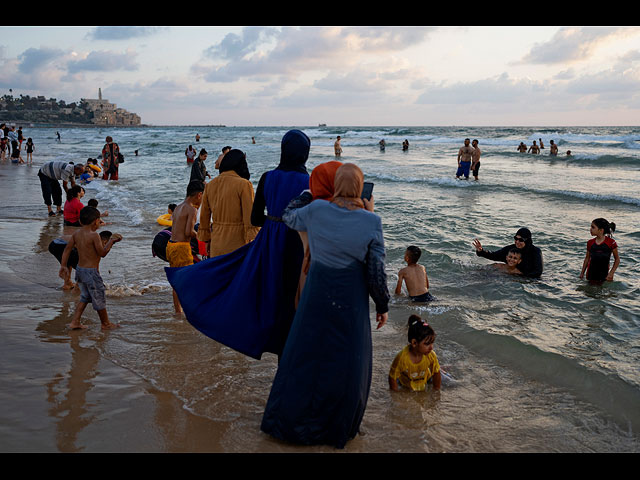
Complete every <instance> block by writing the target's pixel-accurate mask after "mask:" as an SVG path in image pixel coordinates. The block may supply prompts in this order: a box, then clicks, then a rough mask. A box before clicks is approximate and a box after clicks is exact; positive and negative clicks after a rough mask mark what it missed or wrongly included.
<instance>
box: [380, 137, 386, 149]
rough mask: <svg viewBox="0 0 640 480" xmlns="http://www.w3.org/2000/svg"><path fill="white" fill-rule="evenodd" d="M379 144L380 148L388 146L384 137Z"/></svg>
mask: <svg viewBox="0 0 640 480" xmlns="http://www.w3.org/2000/svg"><path fill="white" fill-rule="evenodd" d="M378 145H380V150H384V149H385V148H386V147H387V144H386V143H385V141H384V138H383V139H382V140H380V141H379V142H378Z"/></svg>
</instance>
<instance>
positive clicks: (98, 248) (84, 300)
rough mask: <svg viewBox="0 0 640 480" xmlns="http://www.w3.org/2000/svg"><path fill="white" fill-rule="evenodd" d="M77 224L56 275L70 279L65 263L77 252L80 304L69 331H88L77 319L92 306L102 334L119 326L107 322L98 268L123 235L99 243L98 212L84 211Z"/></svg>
mask: <svg viewBox="0 0 640 480" xmlns="http://www.w3.org/2000/svg"><path fill="white" fill-rule="evenodd" d="M80 223H81V224H82V227H81V228H80V229H78V230H77V231H76V232H74V233H73V235H72V236H71V238H70V239H69V243H68V244H67V246H66V248H65V249H64V252H63V254H62V260H61V261H60V272H59V275H60V278H65V277H66V276H68V275H70V272H69V268H68V267H67V263H68V261H69V257H70V255H71V251H72V250H73V248H74V247H75V248H77V250H78V265H77V266H76V281H77V282H78V286H79V287H80V301H79V302H78V303H77V304H76V309H75V312H74V313H73V317H72V319H71V323H70V324H69V327H70V328H71V329H74V330H75V329H83V328H87V327H86V325H83V324H82V323H81V322H80V318H81V317H82V313H83V312H84V309H85V308H86V307H87V304H89V303H91V304H92V305H93V308H94V310H96V312H98V316H99V317H100V323H101V324H102V330H110V329H112V328H116V327H119V326H120V325H119V324H117V323H111V322H110V321H109V315H108V314H107V302H106V295H105V290H106V288H105V286H104V282H103V281H102V277H101V276H100V272H99V270H98V268H99V267H100V260H101V259H102V257H105V256H106V255H107V254H108V253H109V252H110V251H111V247H113V244H114V243H116V242H119V241H120V240H122V235H120V234H117V233H114V234H112V235H111V238H109V240H108V241H107V242H106V244H103V243H102V239H101V238H100V235H98V233H97V232H96V230H98V228H99V227H100V211H99V210H98V209H97V208H93V207H84V208H83V209H82V210H81V211H80Z"/></svg>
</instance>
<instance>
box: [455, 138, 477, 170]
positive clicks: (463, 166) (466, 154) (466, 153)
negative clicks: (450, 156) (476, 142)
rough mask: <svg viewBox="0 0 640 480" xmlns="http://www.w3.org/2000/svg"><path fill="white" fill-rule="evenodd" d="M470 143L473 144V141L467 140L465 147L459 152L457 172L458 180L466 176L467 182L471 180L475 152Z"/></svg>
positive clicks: (465, 140)
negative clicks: (461, 176) (470, 173)
mask: <svg viewBox="0 0 640 480" xmlns="http://www.w3.org/2000/svg"><path fill="white" fill-rule="evenodd" d="M469 142H471V140H469V139H468V138H465V139H464V145H463V146H462V147H460V150H458V171H457V172H456V178H460V175H464V178H465V180H468V179H469V169H470V168H471V160H472V158H473V151H474V148H473V147H472V146H471V145H469Z"/></svg>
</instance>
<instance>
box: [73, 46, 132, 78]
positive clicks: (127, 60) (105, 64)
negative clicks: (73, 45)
mask: <svg viewBox="0 0 640 480" xmlns="http://www.w3.org/2000/svg"><path fill="white" fill-rule="evenodd" d="M135 57H136V54H135V53H129V52H125V53H114V52H110V51H94V52H91V53H90V54H89V55H88V56H87V58H85V59H83V60H72V61H70V62H68V64H67V69H68V71H69V73H71V74H73V73H78V72H85V71H90V72H111V71H115V70H128V71H133V70H137V69H138V64H137V63H136V62H135Z"/></svg>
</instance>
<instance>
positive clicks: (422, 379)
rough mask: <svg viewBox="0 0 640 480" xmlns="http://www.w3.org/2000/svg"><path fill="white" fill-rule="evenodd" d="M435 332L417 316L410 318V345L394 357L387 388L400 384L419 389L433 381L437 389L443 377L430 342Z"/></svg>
mask: <svg viewBox="0 0 640 480" xmlns="http://www.w3.org/2000/svg"><path fill="white" fill-rule="evenodd" d="M435 339H436V332H435V331H434V330H433V328H431V327H430V326H429V325H428V324H427V323H425V322H424V321H423V320H422V319H421V318H420V317H419V316H418V315H411V316H410V317H409V334H408V340H409V344H408V345H407V346H406V347H404V348H403V349H402V350H401V351H400V352H399V353H398V354H397V355H396V357H395V359H394V360H393V363H392V364H391V368H390V369H389V388H391V390H394V391H398V390H399V386H402V387H405V388H408V389H410V390H413V391H414V392H419V391H423V390H425V388H426V386H427V382H429V381H432V383H433V388H434V390H440V385H441V383H442V376H441V374H440V364H439V363H438V357H437V356H436V352H434V351H433V343H434V342H435Z"/></svg>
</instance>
